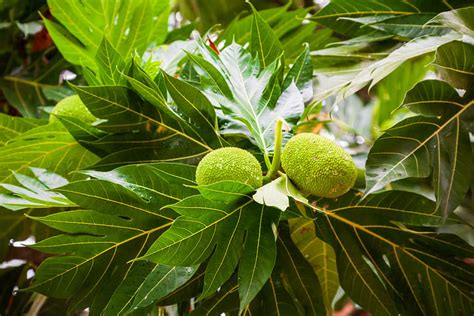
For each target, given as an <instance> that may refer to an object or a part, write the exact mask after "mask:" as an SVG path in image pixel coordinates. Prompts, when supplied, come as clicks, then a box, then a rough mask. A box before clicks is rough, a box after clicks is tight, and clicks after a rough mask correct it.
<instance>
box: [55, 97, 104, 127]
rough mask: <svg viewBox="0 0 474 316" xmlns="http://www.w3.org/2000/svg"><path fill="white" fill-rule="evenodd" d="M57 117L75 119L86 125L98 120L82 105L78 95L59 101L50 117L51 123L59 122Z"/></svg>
mask: <svg viewBox="0 0 474 316" xmlns="http://www.w3.org/2000/svg"><path fill="white" fill-rule="evenodd" d="M56 115H59V116H69V117H75V118H77V119H80V120H81V121H83V122H86V123H92V122H95V120H96V118H95V116H94V115H92V113H91V112H89V109H88V108H87V107H86V106H85V104H84V103H82V101H81V99H80V98H79V96H78V95H73V96H70V97H67V98H64V99H62V100H61V101H59V102H58V104H56V106H55V107H54V108H53V110H52V111H51V115H50V116H49V122H50V123H53V122H56V121H57V120H58V118H57V117H56Z"/></svg>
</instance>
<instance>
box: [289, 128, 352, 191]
mask: <svg viewBox="0 0 474 316" xmlns="http://www.w3.org/2000/svg"><path fill="white" fill-rule="evenodd" d="M281 164H282V167H283V170H285V172H286V174H287V176H288V177H289V178H290V179H291V181H293V182H294V183H295V184H296V186H298V188H299V189H300V190H302V191H303V192H304V193H310V194H313V195H316V196H320V197H327V198H335V197H338V196H341V195H343V194H344V193H346V192H347V191H349V190H350V188H352V187H353V185H354V183H355V181H356V178H357V168H356V165H355V163H354V161H353V160H352V157H351V156H350V155H349V154H348V153H347V152H345V151H344V149H342V148H341V147H340V146H338V145H337V144H336V143H334V142H333V141H331V140H329V139H327V138H325V137H323V136H319V135H315V134H310V133H303V134H299V135H296V136H294V137H292V138H291V139H290V140H289V141H288V143H287V144H286V146H285V148H284V150H283V154H282V156H281Z"/></svg>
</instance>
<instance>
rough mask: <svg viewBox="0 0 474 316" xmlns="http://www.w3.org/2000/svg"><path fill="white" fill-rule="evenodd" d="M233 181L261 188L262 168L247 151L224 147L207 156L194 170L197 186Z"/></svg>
mask: <svg viewBox="0 0 474 316" xmlns="http://www.w3.org/2000/svg"><path fill="white" fill-rule="evenodd" d="M224 180H233V181H238V182H243V183H246V184H248V185H250V186H252V187H254V188H259V187H261V186H262V181H263V177H262V168H261V167H260V164H259V163H258V160H257V159H256V158H255V157H254V156H253V155H252V154H251V153H249V152H248V151H246V150H243V149H240V148H236V147H225V148H220V149H217V150H214V151H212V152H210V153H209V154H207V155H206V156H205V157H204V158H203V159H202V160H201V161H200V162H199V165H198V167H197V169H196V182H197V184H198V185H208V184H211V183H214V182H218V181H224Z"/></svg>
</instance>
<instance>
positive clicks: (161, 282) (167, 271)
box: [102, 262, 196, 315]
mask: <svg viewBox="0 0 474 316" xmlns="http://www.w3.org/2000/svg"><path fill="white" fill-rule="evenodd" d="M195 272H196V269H195V268H194V267H169V266H164V265H158V264H153V263H150V262H140V263H138V264H136V265H134V266H133V268H132V269H131V270H130V272H129V273H128V274H127V276H126V278H124V279H123V280H122V282H121V283H120V285H119V286H118V288H117V290H115V291H114V294H113V295H112V297H111V298H110V300H109V302H108V303H107V305H106V306H105V308H104V309H103V311H102V312H103V313H104V314H106V315H119V314H122V313H126V312H127V311H133V310H136V309H140V308H146V307H148V306H150V305H151V304H153V303H154V302H155V301H157V300H159V299H161V298H163V297H165V296H166V295H168V294H170V293H172V292H173V291H174V290H176V289H177V288H179V287H180V286H181V285H183V284H184V283H185V282H187V281H188V280H189V279H190V278H191V277H192V276H193V274H194V273H195Z"/></svg>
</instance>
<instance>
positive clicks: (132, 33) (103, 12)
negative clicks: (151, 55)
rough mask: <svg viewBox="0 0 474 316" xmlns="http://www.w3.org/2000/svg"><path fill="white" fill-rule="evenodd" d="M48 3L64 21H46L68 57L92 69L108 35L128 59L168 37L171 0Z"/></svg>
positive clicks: (51, 0)
mask: <svg viewBox="0 0 474 316" xmlns="http://www.w3.org/2000/svg"><path fill="white" fill-rule="evenodd" d="M48 5H49V8H50V10H51V12H52V14H53V16H54V17H55V18H56V19H57V20H58V21H59V22H60V23H61V24H62V25H61V24H59V23H57V22H53V21H50V20H48V19H44V23H45V25H46V27H47V29H48V31H49V34H50V35H51V37H52V38H53V40H54V42H55V44H56V46H57V47H58V48H59V50H60V51H61V53H62V55H63V56H64V58H65V59H66V60H67V61H69V62H70V63H72V64H76V65H81V66H85V67H88V68H90V69H92V70H97V69H98V65H97V63H96V60H95V56H96V53H97V51H98V49H99V46H100V44H101V42H102V39H103V38H104V37H105V38H106V39H107V40H108V41H109V42H110V44H111V45H112V47H113V48H114V49H116V50H117V52H118V53H119V54H120V55H122V57H124V58H127V59H128V58H130V57H131V54H132V53H133V52H134V51H137V52H138V53H139V54H143V52H144V51H145V49H146V48H148V46H149V45H151V44H153V43H157V44H161V43H162V42H163V41H164V40H165V38H166V33H167V27H168V19H167V18H168V13H169V2H168V1H164V0H145V1H141V2H133V1H119V0H116V1H102V0H87V1H81V2H75V1H58V0H49V1H48ZM72 21H74V22H72Z"/></svg>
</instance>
